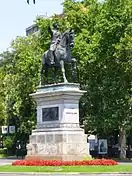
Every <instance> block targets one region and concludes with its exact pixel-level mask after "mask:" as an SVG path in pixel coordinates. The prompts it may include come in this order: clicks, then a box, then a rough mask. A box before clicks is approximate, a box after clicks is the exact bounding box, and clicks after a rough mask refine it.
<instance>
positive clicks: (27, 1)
mask: <svg viewBox="0 0 132 176" xmlns="http://www.w3.org/2000/svg"><path fill="white" fill-rule="evenodd" d="M29 1H30V0H27V3H28V4H29ZM33 3H34V4H35V0H33Z"/></svg>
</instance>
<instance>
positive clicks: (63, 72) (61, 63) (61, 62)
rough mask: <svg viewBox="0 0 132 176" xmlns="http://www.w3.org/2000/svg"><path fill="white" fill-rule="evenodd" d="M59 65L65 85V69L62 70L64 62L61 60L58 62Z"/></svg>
mask: <svg viewBox="0 0 132 176" xmlns="http://www.w3.org/2000/svg"><path fill="white" fill-rule="evenodd" d="M60 65H61V71H62V74H63V80H64V83H67V82H68V81H67V79H66V75H65V68H64V61H63V60H60Z"/></svg>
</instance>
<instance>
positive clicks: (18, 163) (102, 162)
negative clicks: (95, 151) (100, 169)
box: [12, 159, 118, 166]
mask: <svg viewBox="0 0 132 176" xmlns="http://www.w3.org/2000/svg"><path fill="white" fill-rule="evenodd" d="M117 164H118V163H117V162H116V161H114V160H111V159H95V160H86V161H57V160H20V161H15V162H13V163H12V165H13V166H78V165H79V166H91V165H95V166H99V165H104V166H111V165H117Z"/></svg>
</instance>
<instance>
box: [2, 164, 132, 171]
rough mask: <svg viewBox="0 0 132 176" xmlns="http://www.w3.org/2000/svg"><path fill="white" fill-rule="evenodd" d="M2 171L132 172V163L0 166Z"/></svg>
mask: <svg viewBox="0 0 132 176" xmlns="http://www.w3.org/2000/svg"><path fill="white" fill-rule="evenodd" d="M0 172H132V165H117V166H58V167H56V166H11V165H7V166H0Z"/></svg>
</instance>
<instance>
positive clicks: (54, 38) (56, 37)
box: [48, 23, 61, 64]
mask: <svg viewBox="0 0 132 176" xmlns="http://www.w3.org/2000/svg"><path fill="white" fill-rule="evenodd" d="M48 30H49V32H50V35H51V43H50V48H49V50H50V56H51V64H54V63H55V50H56V47H57V45H58V44H59V42H60V39H61V33H60V32H59V26H58V24H57V23H53V30H52V29H51V27H50V26H49V27H48Z"/></svg>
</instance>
